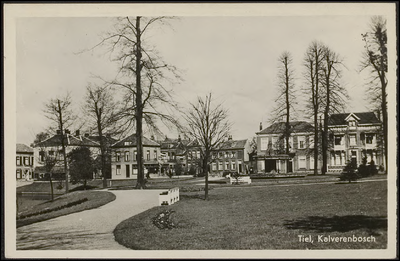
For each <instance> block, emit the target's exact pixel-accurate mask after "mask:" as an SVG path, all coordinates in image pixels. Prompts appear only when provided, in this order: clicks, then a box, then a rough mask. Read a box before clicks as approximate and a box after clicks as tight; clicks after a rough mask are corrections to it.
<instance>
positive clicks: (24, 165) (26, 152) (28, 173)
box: [16, 144, 35, 180]
mask: <svg viewBox="0 0 400 261" xmlns="http://www.w3.org/2000/svg"><path fill="white" fill-rule="evenodd" d="M34 162H35V160H34V151H33V148H31V147H29V146H26V145H25V144H17V148H16V165H17V166H16V167H17V168H16V170H17V171H16V172H17V173H16V174H17V179H26V180H31V179H32V178H33V171H34Z"/></svg>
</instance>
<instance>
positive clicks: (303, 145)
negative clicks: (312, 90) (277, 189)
mask: <svg viewBox="0 0 400 261" xmlns="http://www.w3.org/2000/svg"><path fill="white" fill-rule="evenodd" d="M285 125H286V123H285V122H277V123H274V124H272V125H271V126H269V127H267V128H265V129H263V128H262V126H260V131H259V132H257V133H256V134H257V156H256V159H257V171H258V172H259V173H271V172H272V173H291V172H307V171H311V170H313V169H314V155H313V150H314V139H313V138H314V136H313V135H314V127H313V126H312V125H311V124H309V123H307V122H304V121H293V122H290V123H289V125H290V137H289V153H286V141H285V138H284V133H285ZM317 160H318V159H317Z"/></svg>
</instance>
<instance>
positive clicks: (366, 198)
mask: <svg viewBox="0 0 400 261" xmlns="http://www.w3.org/2000/svg"><path fill="white" fill-rule="evenodd" d="M203 193H204V192H192V193H181V195H180V197H181V200H180V201H179V202H177V203H175V204H174V205H171V206H160V207H155V208H153V209H150V210H148V211H145V212H143V213H141V214H139V215H137V216H134V217H132V218H130V219H127V220H125V221H123V222H122V223H120V224H119V225H118V226H117V227H116V229H115V230H114V235H115V239H116V241H117V242H118V243H120V244H122V245H124V246H126V247H128V248H131V249H144V250H210V249H212V250H229V249H232V250H235V249H249V250H255V249H260V250H261V249H266V250H269V249H383V248H386V247H387V181H374V182H356V183H350V184H349V183H344V184H308V185H273V186H264V187H246V186H236V187H220V188H214V189H213V190H211V191H210V199H209V201H204V200H202V197H203ZM165 210H172V211H174V213H173V214H172V218H171V220H172V221H173V223H174V224H175V228H172V229H159V228H157V227H156V226H155V225H154V224H153V223H152V218H154V217H155V216H157V215H158V214H159V213H160V212H163V211H165ZM300 235H305V236H308V235H311V237H312V239H313V242H312V243H307V242H299V241H300V240H299V236H300ZM353 235H355V236H356V237H369V236H373V237H374V238H375V242H361V243H359V242H346V243H345V242H331V243H323V242H318V236H323V237H324V236H326V237H328V236H331V237H353ZM370 239H371V240H372V238H370Z"/></svg>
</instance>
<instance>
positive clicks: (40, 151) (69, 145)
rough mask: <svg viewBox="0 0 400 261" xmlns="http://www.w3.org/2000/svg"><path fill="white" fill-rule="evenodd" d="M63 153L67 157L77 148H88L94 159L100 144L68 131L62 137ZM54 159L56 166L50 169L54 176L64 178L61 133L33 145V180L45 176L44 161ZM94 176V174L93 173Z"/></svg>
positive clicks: (46, 170)
mask: <svg viewBox="0 0 400 261" xmlns="http://www.w3.org/2000/svg"><path fill="white" fill-rule="evenodd" d="M63 139H64V144H65V146H66V147H65V152H66V154H67V155H68V153H70V152H71V151H72V150H73V149H75V148H78V147H88V148H89V149H90V151H91V153H92V157H93V158H94V159H95V158H97V157H98V155H100V144H99V143H98V142H96V141H93V140H91V139H89V136H88V135H80V132H79V131H76V132H75V133H74V135H72V134H70V132H69V131H68V130H66V131H65V134H64V135H63ZM48 158H55V159H56V165H55V166H54V167H53V168H52V173H53V174H54V175H56V176H57V175H58V176H60V177H59V178H63V177H62V176H64V177H65V171H64V165H63V164H64V154H63V151H62V136H61V132H60V131H57V134H55V135H53V136H51V137H50V138H48V139H46V140H44V141H42V142H39V143H37V144H35V147H34V159H35V171H34V173H35V174H34V178H35V179H40V178H43V177H44V176H45V174H46V173H47V172H48V169H46V166H45V165H46V159H48ZM94 175H95V173H94Z"/></svg>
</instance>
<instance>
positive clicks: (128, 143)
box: [124, 141, 132, 146]
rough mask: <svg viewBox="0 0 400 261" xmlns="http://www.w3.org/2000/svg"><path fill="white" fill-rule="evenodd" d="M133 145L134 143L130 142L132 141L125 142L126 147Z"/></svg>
mask: <svg viewBox="0 0 400 261" xmlns="http://www.w3.org/2000/svg"><path fill="white" fill-rule="evenodd" d="M131 144H132V142H130V141H125V142H124V146H129V145H131Z"/></svg>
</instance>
